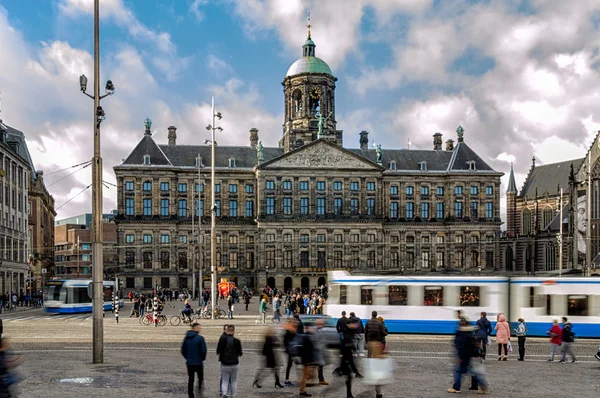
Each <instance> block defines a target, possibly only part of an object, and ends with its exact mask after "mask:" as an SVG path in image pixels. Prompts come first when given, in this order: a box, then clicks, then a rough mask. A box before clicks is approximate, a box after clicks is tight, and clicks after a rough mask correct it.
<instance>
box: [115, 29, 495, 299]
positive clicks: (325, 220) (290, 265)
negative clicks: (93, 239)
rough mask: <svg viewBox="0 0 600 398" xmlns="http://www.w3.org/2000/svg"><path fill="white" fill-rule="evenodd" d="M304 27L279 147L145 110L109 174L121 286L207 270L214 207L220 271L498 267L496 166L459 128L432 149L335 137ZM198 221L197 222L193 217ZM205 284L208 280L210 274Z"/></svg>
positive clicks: (287, 283) (303, 276) (290, 279)
mask: <svg viewBox="0 0 600 398" xmlns="http://www.w3.org/2000/svg"><path fill="white" fill-rule="evenodd" d="M315 47H316V46H315V44H314V42H313V41H312V39H311V37H310V32H309V36H308V38H307V40H306V43H305V44H304V46H303V54H302V58H300V59H299V60H297V61H296V62H295V63H294V64H293V65H292V66H291V67H290V69H289V70H288V72H287V74H286V76H285V78H284V80H283V91H284V109H285V116H284V118H285V120H284V125H283V135H282V137H281V139H280V140H279V146H278V147H263V145H262V143H261V141H260V140H259V131H258V129H256V128H252V129H250V131H249V142H248V145H246V146H217V147H216V148H215V150H216V152H215V159H214V160H215V168H216V177H215V181H214V189H215V195H216V203H215V207H214V208H213V209H211V181H210V166H211V165H212V161H213V160H212V159H211V148H210V147H206V146H200V145H181V144H180V143H177V129H176V128H175V127H174V126H171V127H169V128H168V143H167V144H159V143H157V142H155V140H154V138H153V137H152V133H151V129H150V123H147V126H146V131H145V133H144V135H143V136H142V138H141V140H140V142H139V143H138V144H137V146H136V147H135V148H134V149H133V151H132V152H131V154H130V155H129V156H128V157H127V158H126V159H125V161H124V162H123V163H122V164H120V165H118V166H115V167H114V171H115V174H116V177H117V185H118V199H117V204H118V211H117V212H118V214H117V216H116V217H115V222H116V224H117V248H118V250H117V253H118V258H119V268H120V270H121V271H120V275H119V276H120V277H121V278H124V280H125V287H126V289H128V290H131V289H136V290H149V289H152V288H155V287H157V286H159V287H163V288H171V289H178V288H179V289H184V288H190V289H191V288H192V284H193V282H192V278H193V276H192V271H194V273H196V272H197V271H198V270H199V268H202V270H203V272H204V275H206V276H207V274H208V272H209V271H210V263H211V262H210V219H211V210H212V211H214V212H215V215H216V219H217V226H216V231H217V232H216V235H217V237H216V245H217V256H216V263H217V269H218V277H219V278H222V277H225V278H228V279H229V280H232V281H234V282H236V283H237V284H238V285H239V286H244V285H248V286H252V287H255V288H256V287H259V286H264V285H265V284H268V285H270V286H277V287H279V288H284V289H286V290H287V289H288V288H291V287H292V286H293V287H299V286H302V287H313V286H316V285H322V284H325V283H326V282H327V279H326V278H327V271H328V270H332V269H347V270H351V271H353V272H365V273H366V272H393V273H398V274H400V273H404V274H423V273H428V274H429V273H432V272H442V273H449V272H458V273H464V272H467V273H471V272H474V273H478V272H486V271H493V270H496V269H501V267H502V264H501V262H500V259H499V236H500V225H501V221H500V177H501V176H502V175H503V173H501V172H497V171H495V170H493V169H492V168H491V167H490V166H489V165H488V164H487V163H486V162H485V161H484V160H483V159H482V158H480V157H479V156H478V155H477V153H476V152H475V151H474V150H473V149H472V148H471V146H469V145H468V144H467V142H466V141H467V140H466V139H465V138H464V130H463V129H462V127H460V126H459V127H458V129H457V130H456V132H457V136H456V144H455V141H454V140H452V139H449V140H447V141H446V142H445V143H444V142H443V138H442V134H441V133H436V134H434V135H433V143H432V149H431V150H409V149H387V148H381V146H378V147H377V148H369V147H368V144H369V138H368V132H366V131H363V132H360V134H359V135H358V137H356V138H357V141H356V143H357V144H358V148H346V147H344V146H343V145H342V144H343V132H342V131H341V130H338V129H337V120H336V107H335V88H336V82H337V79H336V78H335V77H334V76H333V73H332V72H331V69H330V68H329V66H328V65H327V64H326V63H325V62H324V61H323V60H321V59H319V58H317V57H316V56H315ZM199 221H200V222H199ZM193 226H194V227H193ZM203 279H204V286H206V287H208V286H209V282H208V281H209V279H207V278H203Z"/></svg>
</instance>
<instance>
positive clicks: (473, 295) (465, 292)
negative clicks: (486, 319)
mask: <svg viewBox="0 0 600 398" xmlns="http://www.w3.org/2000/svg"><path fill="white" fill-rule="evenodd" d="M479 298H480V295H479V286H461V287H460V296H459V297H458V300H459V301H460V305H461V307H479Z"/></svg>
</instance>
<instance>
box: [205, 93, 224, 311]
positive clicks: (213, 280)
mask: <svg viewBox="0 0 600 398" xmlns="http://www.w3.org/2000/svg"><path fill="white" fill-rule="evenodd" d="M215 118H218V119H219V120H221V118H222V115H221V112H215V97H212V124H209V125H208V126H206V129H207V130H211V131H212V136H211V138H212V139H211V140H210V141H209V140H205V141H204V143H205V144H207V143H209V142H210V144H211V151H210V163H211V166H210V176H211V181H210V199H211V205H210V272H211V277H210V301H211V302H212V311H211V318H212V319H215V301H216V300H217V274H216V264H217V261H216V260H217V259H216V257H217V232H216V226H217V218H216V216H217V214H216V213H217V205H216V202H215V146H216V145H217V143H216V141H215V130H219V131H223V129H222V128H221V127H216V126H215V122H216V120H215Z"/></svg>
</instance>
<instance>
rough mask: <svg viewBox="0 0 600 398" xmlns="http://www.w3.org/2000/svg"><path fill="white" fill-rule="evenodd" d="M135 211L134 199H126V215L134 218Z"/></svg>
mask: <svg viewBox="0 0 600 398" xmlns="http://www.w3.org/2000/svg"><path fill="white" fill-rule="evenodd" d="M133 210H134V201H133V198H127V199H125V215H126V216H133Z"/></svg>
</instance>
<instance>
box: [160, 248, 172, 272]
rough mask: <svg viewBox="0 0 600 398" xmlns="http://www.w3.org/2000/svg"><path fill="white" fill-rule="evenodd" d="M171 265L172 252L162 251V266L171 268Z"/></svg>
mask: <svg viewBox="0 0 600 398" xmlns="http://www.w3.org/2000/svg"><path fill="white" fill-rule="evenodd" d="M170 265H171V253H169V252H160V268H162V269H169V267H170Z"/></svg>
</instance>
